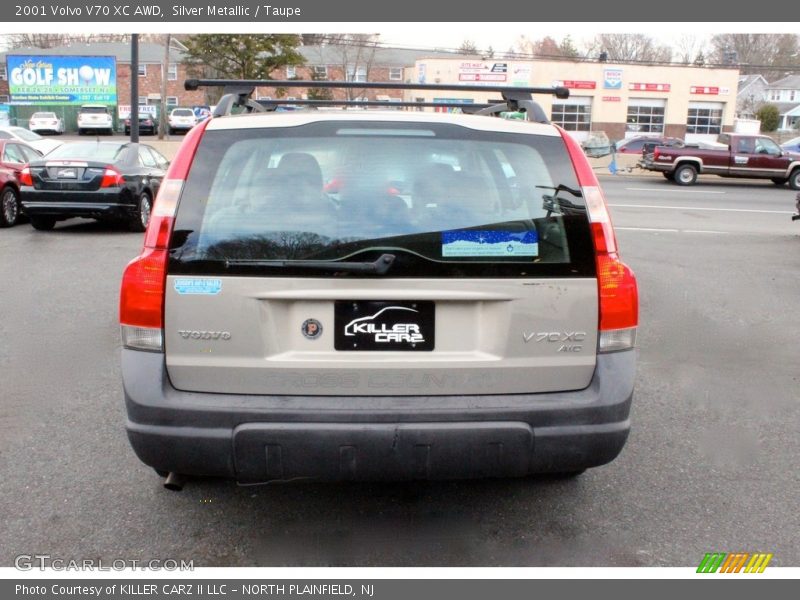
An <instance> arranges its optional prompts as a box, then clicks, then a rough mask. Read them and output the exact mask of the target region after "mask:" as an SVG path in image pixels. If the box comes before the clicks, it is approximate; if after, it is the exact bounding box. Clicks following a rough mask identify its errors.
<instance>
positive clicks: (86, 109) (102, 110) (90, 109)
mask: <svg viewBox="0 0 800 600" xmlns="http://www.w3.org/2000/svg"><path fill="white" fill-rule="evenodd" d="M80 112H82V113H94V114H102V115H104V114H107V113H108V108H106V107H105V106H81V109H80Z"/></svg>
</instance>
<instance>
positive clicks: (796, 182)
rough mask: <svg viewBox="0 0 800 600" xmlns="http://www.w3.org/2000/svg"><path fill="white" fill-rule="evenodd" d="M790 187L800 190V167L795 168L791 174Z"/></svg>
mask: <svg viewBox="0 0 800 600" xmlns="http://www.w3.org/2000/svg"><path fill="white" fill-rule="evenodd" d="M789 187H790V188H792V189H793V190H800V169H795V170H794V171H792V174H791V175H789Z"/></svg>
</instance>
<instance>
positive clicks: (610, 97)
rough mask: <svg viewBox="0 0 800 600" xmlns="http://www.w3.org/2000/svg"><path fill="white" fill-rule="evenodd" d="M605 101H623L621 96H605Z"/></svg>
mask: <svg viewBox="0 0 800 600" xmlns="http://www.w3.org/2000/svg"><path fill="white" fill-rule="evenodd" d="M603 102H622V97H620V96H603Z"/></svg>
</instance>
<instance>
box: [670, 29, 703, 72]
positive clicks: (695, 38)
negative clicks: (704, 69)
mask: <svg viewBox="0 0 800 600" xmlns="http://www.w3.org/2000/svg"><path fill="white" fill-rule="evenodd" d="M708 47H709V46H708V37H706V36H700V35H695V34H693V33H683V34H681V35H679V36H678V38H677V39H676V40H675V44H674V48H675V57H674V58H675V60H676V61H678V62H681V63H683V64H685V65H688V64H690V63H695V64H697V63H698V58H700V57H702V60H700V61H699V62H700V63H701V64H699V65H698V66H702V64H703V63H705V56H706V55H707V54H708Z"/></svg>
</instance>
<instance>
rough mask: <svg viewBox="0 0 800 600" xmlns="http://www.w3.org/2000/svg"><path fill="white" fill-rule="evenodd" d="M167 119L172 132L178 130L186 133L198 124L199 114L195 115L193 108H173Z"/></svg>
mask: <svg viewBox="0 0 800 600" xmlns="http://www.w3.org/2000/svg"><path fill="white" fill-rule="evenodd" d="M167 121H168V124H169V132H170V133H175V132H176V131H183V132H184V133H185V132H187V131H189V130H190V129H191V128H192V127H194V126H195V125H197V116H195V114H194V111H193V110H192V109H191V108H173V109H172V111H171V112H170V113H169V118H168V119H167Z"/></svg>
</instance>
